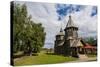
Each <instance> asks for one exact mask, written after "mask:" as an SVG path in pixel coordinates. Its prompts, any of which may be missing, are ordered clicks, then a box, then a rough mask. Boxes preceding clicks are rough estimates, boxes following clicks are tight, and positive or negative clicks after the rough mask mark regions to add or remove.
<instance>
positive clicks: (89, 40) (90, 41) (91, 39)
mask: <svg viewBox="0 0 100 67" xmlns="http://www.w3.org/2000/svg"><path fill="white" fill-rule="evenodd" d="M86 42H87V43H89V44H91V45H92V46H93V45H95V43H96V40H95V39H94V38H93V37H89V38H88V39H87V40H86Z"/></svg>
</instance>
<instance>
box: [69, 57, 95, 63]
mask: <svg viewBox="0 0 100 67" xmlns="http://www.w3.org/2000/svg"><path fill="white" fill-rule="evenodd" d="M96 60H97V57H88V58H86V59H78V60H76V61H70V62H68V63H75V62H89V61H96Z"/></svg>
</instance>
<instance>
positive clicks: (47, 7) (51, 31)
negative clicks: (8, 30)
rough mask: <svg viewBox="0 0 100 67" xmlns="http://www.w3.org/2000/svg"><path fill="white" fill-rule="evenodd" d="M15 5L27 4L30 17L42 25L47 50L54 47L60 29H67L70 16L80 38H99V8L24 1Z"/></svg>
mask: <svg viewBox="0 0 100 67" xmlns="http://www.w3.org/2000/svg"><path fill="white" fill-rule="evenodd" d="M15 3H17V4H21V5H22V4H26V6H27V11H28V15H31V16H32V20H33V21H34V22H36V23H42V26H43V27H44V28H45V32H46V37H45V45H44V47H45V48H53V47H54V41H55V36H56V35H57V34H58V33H59V31H60V28H62V29H63V30H64V29H65V27H66V25H67V22H68V19H69V18H68V17H69V15H71V16H72V20H73V22H74V23H75V24H76V25H77V26H78V28H79V30H78V35H79V37H96V36H97V6H93V5H78V4H61V3H41V2H24V1H16V2H15Z"/></svg>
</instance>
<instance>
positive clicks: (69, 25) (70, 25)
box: [66, 16, 77, 27]
mask: <svg viewBox="0 0 100 67" xmlns="http://www.w3.org/2000/svg"><path fill="white" fill-rule="evenodd" d="M66 27H77V26H76V25H75V24H74V23H73V20H72V18H71V16H69V20H68V23H67V26H66Z"/></svg>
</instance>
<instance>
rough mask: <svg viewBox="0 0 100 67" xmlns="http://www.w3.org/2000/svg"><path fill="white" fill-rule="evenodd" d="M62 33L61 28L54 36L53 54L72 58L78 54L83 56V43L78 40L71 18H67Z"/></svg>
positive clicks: (76, 28)
mask: <svg viewBox="0 0 100 67" xmlns="http://www.w3.org/2000/svg"><path fill="white" fill-rule="evenodd" d="M64 32H65V33H63V30H62V28H61V29H60V32H59V33H58V34H57V35H56V40H55V45H54V53H55V54H59V55H60V54H61V55H65V56H74V57H78V55H79V54H80V53H82V54H84V53H85V50H84V49H83V48H82V47H83V46H84V42H83V41H82V39H81V38H78V27H77V26H76V25H75V24H74V22H73V20H72V18H71V16H69V20H68V23H67V25H66V27H65V29H64Z"/></svg>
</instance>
